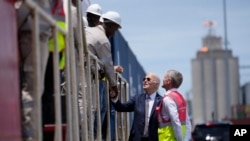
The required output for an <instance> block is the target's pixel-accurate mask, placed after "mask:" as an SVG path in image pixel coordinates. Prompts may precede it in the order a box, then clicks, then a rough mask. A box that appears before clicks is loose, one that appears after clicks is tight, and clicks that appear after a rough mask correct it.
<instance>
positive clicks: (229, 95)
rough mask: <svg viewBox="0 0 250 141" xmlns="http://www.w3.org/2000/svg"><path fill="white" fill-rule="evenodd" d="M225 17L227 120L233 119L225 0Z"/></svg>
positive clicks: (224, 3)
mask: <svg viewBox="0 0 250 141" xmlns="http://www.w3.org/2000/svg"><path fill="white" fill-rule="evenodd" d="M223 17H224V38H225V39H224V46H225V69H226V72H225V81H226V82H225V83H226V87H225V89H226V90H225V93H226V94H225V95H226V100H227V102H226V103H227V105H226V110H227V118H229V119H230V118H231V93H230V86H229V84H230V75H229V58H228V53H229V50H228V47H227V45H228V41H227V9H226V0H223Z"/></svg>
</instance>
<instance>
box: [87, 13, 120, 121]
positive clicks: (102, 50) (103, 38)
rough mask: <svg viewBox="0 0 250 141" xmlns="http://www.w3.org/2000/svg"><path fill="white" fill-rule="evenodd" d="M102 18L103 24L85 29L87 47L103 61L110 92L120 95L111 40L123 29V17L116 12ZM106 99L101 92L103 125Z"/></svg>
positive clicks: (118, 68)
mask: <svg viewBox="0 0 250 141" xmlns="http://www.w3.org/2000/svg"><path fill="white" fill-rule="evenodd" d="M101 18H102V19H103V21H102V24H100V25H97V26H95V27H86V29H85V31H86V41H87V47H88V49H89V51H91V52H92V53H93V54H94V55H96V56H97V58H98V59H100V60H101V62H102V64H101V65H100V70H103V72H104V76H105V78H106V79H107V80H108V81H109V85H110V86H109V88H110V90H111V91H113V92H115V93H116V94H118V88H117V82H116V74H115V70H114V64H113V61H112V54H111V44H110V41H109V38H111V37H112V36H113V35H114V34H115V32H116V31H117V30H118V29H119V28H121V17H120V14H119V13H117V12H115V11H108V12H106V13H104V14H103V15H102V17H101ZM116 71H118V72H120V73H121V72H122V71H123V68H122V67H121V66H117V67H116ZM101 83H102V81H100V84H101ZM100 88H101V87H100ZM105 97H106V96H105V92H102V90H100V99H101V100H100V105H101V120H102V121H101V123H103V120H104V115H105V113H106V104H105V101H106V100H105Z"/></svg>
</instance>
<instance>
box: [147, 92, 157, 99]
mask: <svg viewBox="0 0 250 141" xmlns="http://www.w3.org/2000/svg"><path fill="white" fill-rule="evenodd" d="M149 97H150V100H155V97H156V92H154V93H152V94H151V95H149Z"/></svg>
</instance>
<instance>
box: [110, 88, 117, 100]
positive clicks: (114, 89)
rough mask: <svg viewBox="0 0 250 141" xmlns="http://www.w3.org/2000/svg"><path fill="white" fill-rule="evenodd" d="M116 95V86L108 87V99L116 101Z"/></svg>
mask: <svg viewBox="0 0 250 141" xmlns="http://www.w3.org/2000/svg"><path fill="white" fill-rule="evenodd" d="M118 93H119V91H118V88H117V86H110V87H109V97H110V98H111V99H116V98H117V96H118Z"/></svg>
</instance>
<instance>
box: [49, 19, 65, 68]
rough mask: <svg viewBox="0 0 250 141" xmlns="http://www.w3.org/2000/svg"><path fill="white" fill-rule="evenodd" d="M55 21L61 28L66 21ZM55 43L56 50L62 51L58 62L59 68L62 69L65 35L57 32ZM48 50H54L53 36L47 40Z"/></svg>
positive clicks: (63, 64) (63, 65)
mask: <svg viewBox="0 0 250 141" xmlns="http://www.w3.org/2000/svg"><path fill="white" fill-rule="evenodd" d="M56 23H57V25H58V26H59V27H61V28H62V29H66V23H65V22H63V21H57V22H56ZM57 45H58V46H57V50H58V52H59V53H62V56H61V58H60V62H59V68H60V69H64V67H65V51H64V49H65V36H64V35H63V34H62V33H61V32H58V33H57ZM49 51H50V52H53V51H54V40H53V38H51V39H50V40H49Z"/></svg>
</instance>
